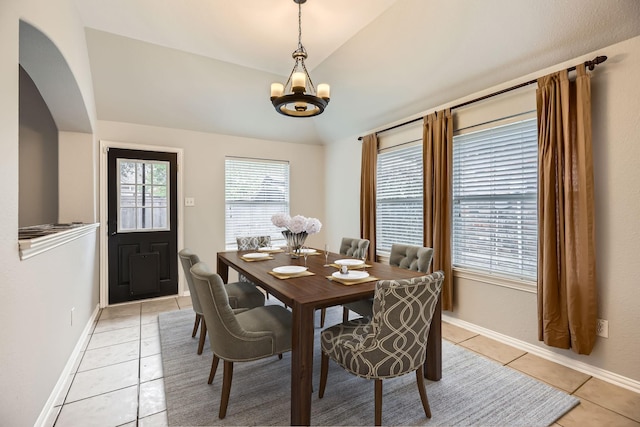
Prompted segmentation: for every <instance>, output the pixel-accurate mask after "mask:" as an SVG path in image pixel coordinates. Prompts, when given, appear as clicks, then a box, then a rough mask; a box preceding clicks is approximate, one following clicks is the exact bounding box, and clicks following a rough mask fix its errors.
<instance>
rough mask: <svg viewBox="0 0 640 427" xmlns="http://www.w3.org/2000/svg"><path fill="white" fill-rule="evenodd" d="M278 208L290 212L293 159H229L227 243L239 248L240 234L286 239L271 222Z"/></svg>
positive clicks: (227, 165)
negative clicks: (290, 161)
mask: <svg viewBox="0 0 640 427" xmlns="http://www.w3.org/2000/svg"><path fill="white" fill-rule="evenodd" d="M278 212H284V213H286V214H288V213H289V163H288V162H282V161H274V160H259V159H244V158H230V157H228V158H227V159H226V160H225V245H226V248H227V249H236V248H237V243H236V237H239V236H263V235H264V236H271V240H272V241H274V240H275V241H278V240H280V241H283V242H284V237H283V236H282V234H281V232H280V231H281V230H279V229H278V228H276V227H275V226H274V225H273V224H272V223H271V216H272V215H273V214H275V213H278Z"/></svg>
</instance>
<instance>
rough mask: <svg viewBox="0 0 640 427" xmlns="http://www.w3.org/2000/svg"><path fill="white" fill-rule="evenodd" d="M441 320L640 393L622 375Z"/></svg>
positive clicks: (459, 322)
mask: <svg viewBox="0 0 640 427" xmlns="http://www.w3.org/2000/svg"><path fill="white" fill-rule="evenodd" d="M442 320H443V321H445V322H447V323H451V324H452V325H455V326H459V327H461V328H464V329H467V330H469V331H472V332H477V333H479V334H481V335H484V336H486V337H489V338H492V339H494V340H496V341H499V342H501V343H504V344H508V345H510V346H512V347H515V348H519V349H520V350H523V351H526V352H528V353H531V354H533V355H536V356H539V357H541V358H543V359H546V360H549V361H551V362H555V363H558V364H560V365H563V366H566V367H568V368H571V369H575V370H576V371H580V372H582V373H585V374H587V375H591V376H592V377H595V378H599V379H601V380H603V381H606V382H608V383H611V384H614V385H617V386H620V387H623V388H626V389H627V390H631V391H633V392H635V393H640V381H636V380H634V379H631V378H627V377H623V376H622V375H619V374H616V373H614V372H610V371H606V370H604V369H601V368H598V367H596V366H593V365H589V364H588V363H584V362H581V361H579V360H574V359H571V358H569V357H566V356H563V355H561V354H558V353H555V352H553V351H551V350H547V349H545V348H542V347H538V346H536V345H533V344H530V343H528V342H525V341H521V340H518V339H515V338H512V337H510V336H507V335H504V334H501V333H499V332H495V331H492V330H490V329H486V328H483V327H481V326H478V325H475V324H473V323H469V322H465V321H464V320H460V319H456V318H455V317H449V316H447V315H446V314H444V313H443V314H442Z"/></svg>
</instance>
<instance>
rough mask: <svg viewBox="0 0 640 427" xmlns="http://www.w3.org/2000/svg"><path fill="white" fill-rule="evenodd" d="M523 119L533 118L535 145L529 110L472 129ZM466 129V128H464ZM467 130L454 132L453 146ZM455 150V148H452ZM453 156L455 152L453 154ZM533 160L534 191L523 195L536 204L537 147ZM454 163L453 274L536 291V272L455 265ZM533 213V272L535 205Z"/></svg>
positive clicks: (498, 125) (535, 259) (474, 130)
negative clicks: (529, 273)
mask: <svg viewBox="0 0 640 427" xmlns="http://www.w3.org/2000/svg"><path fill="white" fill-rule="evenodd" d="M525 120H533V122H532V123H533V124H534V127H535V129H536V137H535V140H534V141H533V142H534V143H535V144H536V147H537V123H536V121H535V116H533V115H532V113H531V112H527V113H523V114H520V115H515V116H510V117H507V118H504V119H499V120H495V121H492V122H491V123H484V124H483V125H482V126H481V127H480V129H472V132H473V133H479V132H482V131H486V130H491V129H495V128H499V127H503V126H508V125H513V124H514V123H520V122H523V121H525ZM465 130H468V129H465ZM466 133H469V132H465V133H460V132H458V134H457V135H455V134H454V146H455V140H456V138H457V137H459V136H461V135H462V134H466ZM454 151H455V148H454ZM454 157H455V154H454ZM533 162H535V170H536V180H535V183H536V185H535V193H534V194H533V195H528V196H525V197H526V198H528V199H531V198H533V200H534V203H535V204H536V205H537V194H538V189H537V169H538V165H537V149H536V154H535V155H534V158H533ZM455 163H456V159H455V158H454V159H453V162H452V189H451V191H452V193H451V201H452V203H451V209H452V213H451V216H452V221H451V240H452V242H451V250H452V268H453V270H454V275H455V276H456V277H461V278H466V279H472V280H476V281H482V282H484V283H491V284H496V285H500V286H506V287H509V288H514V289H519V290H524V291H527V292H534V293H535V292H536V287H537V277H536V276H537V274H535V275H533V276H527V275H519V274H516V273H513V272H508V271H504V270H502V271H495V270H493V271H492V270H491V269H483V268H477V267H472V266H469V265H459V264H458V265H456V264H455V262H456V259H455V257H456V248H455V239H456V233H455V231H456V228H455V219H456V218H455V217H454V210H455V206H456V205H455V203H456V201H455V200H456V198H455V194H454V193H455V190H454V185H455V184H454V181H455V177H454V176H455V171H454V168H455V166H454V165H455ZM514 199H515V198H514ZM534 213H535V226H534V227H533V228H534V229H535V231H536V234H535V239H534V241H535V254H534V255H533V257H532V259H533V260H534V262H535V264H536V266H535V268H534V269H533V270H535V272H536V273H537V224H538V214H537V206H536V208H535V209H534Z"/></svg>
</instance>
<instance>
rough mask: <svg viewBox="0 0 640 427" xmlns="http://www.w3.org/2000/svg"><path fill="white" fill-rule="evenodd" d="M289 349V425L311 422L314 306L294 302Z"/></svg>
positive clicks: (306, 424)
mask: <svg viewBox="0 0 640 427" xmlns="http://www.w3.org/2000/svg"><path fill="white" fill-rule="evenodd" d="M292 309H293V326H292V327H293V331H292V334H293V336H292V351H291V425H305V426H308V425H310V424H311V393H312V377H313V319H314V318H313V314H314V308H313V307H309V306H305V305H301V304H298V303H294V305H293V307H292Z"/></svg>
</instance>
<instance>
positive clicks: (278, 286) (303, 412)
mask: <svg viewBox="0 0 640 427" xmlns="http://www.w3.org/2000/svg"><path fill="white" fill-rule="evenodd" d="M249 252H255V251H226V252H218V254H217V272H218V274H219V275H220V277H221V278H222V280H223V281H224V282H225V283H227V282H228V279H229V267H230V268H232V269H234V270H236V271H237V272H239V273H241V274H243V275H244V276H246V277H247V278H249V279H250V280H251V281H253V282H254V283H256V284H257V285H259V286H260V287H262V288H264V289H265V290H266V291H267V292H268V293H269V294H271V295H273V296H275V297H276V298H278V299H279V300H280V301H282V302H283V303H284V304H286V305H287V306H288V307H290V308H291V310H292V350H291V425H310V423H311V395H312V375H313V341H314V312H315V310H316V309H319V308H323V307H330V306H335V305H341V304H344V303H348V302H352V301H357V300H359V299H362V298H368V297H372V296H373V293H374V289H375V284H376V281H370V282H366V283H358V284H352V285H344V284H341V283H338V282H336V281H335V280H330V279H328V278H327V277H328V276H331V274H332V273H333V272H335V271H337V269H336V268H335V267H333V266H329V265H326V264H325V256H324V254H323V253H322V252H321V251H318V252H317V253H316V254H315V255H309V256H308V257H307V267H308V271H309V272H312V273H314V274H313V275H308V276H303V277H290V278H287V279H279V278H276V277H274V276H273V275H272V274H270V272H271V271H272V270H273V269H274V268H276V267H281V266H288V265H298V266H300V265H304V262H305V261H304V258H303V257H300V258H297V259H292V258H291V256H290V255H289V254H287V253H285V252H278V253H272V254H271V255H272V256H271V257H269V259H266V260H259V261H247V260H245V259H243V258H242V256H243V255H246V254H247V253H249ZM342 258H348V257H346V256H345V255H339V254H335V253H331V254H330V255H329V261H328V264H332V263H333V262H334V261H336V260H338V259H342ZM367 264H368V265H370V267H367V268H366V271H367V272H368V273H369V274H370V276H372V277H375V278H377V279H406V278H411V277H416V276H420V275H423V274H424V273H420V272H417V271H411V270H406V269H402V268H398V267H394V266H390V265H388V264H383V263H379V262H371V261H368V262H367ZM441 319H442V311H441V304H440V302H438V305H437V307H436V312H435V313H434V317H433V321H432V323H431V329H430V332H429V338H428V344H427V360H426V362H425V369H424V372H425V377H426V378H427V379H430V380H433V381H438V380H440V378H441V377H442V329H441Z"/></svg>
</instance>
